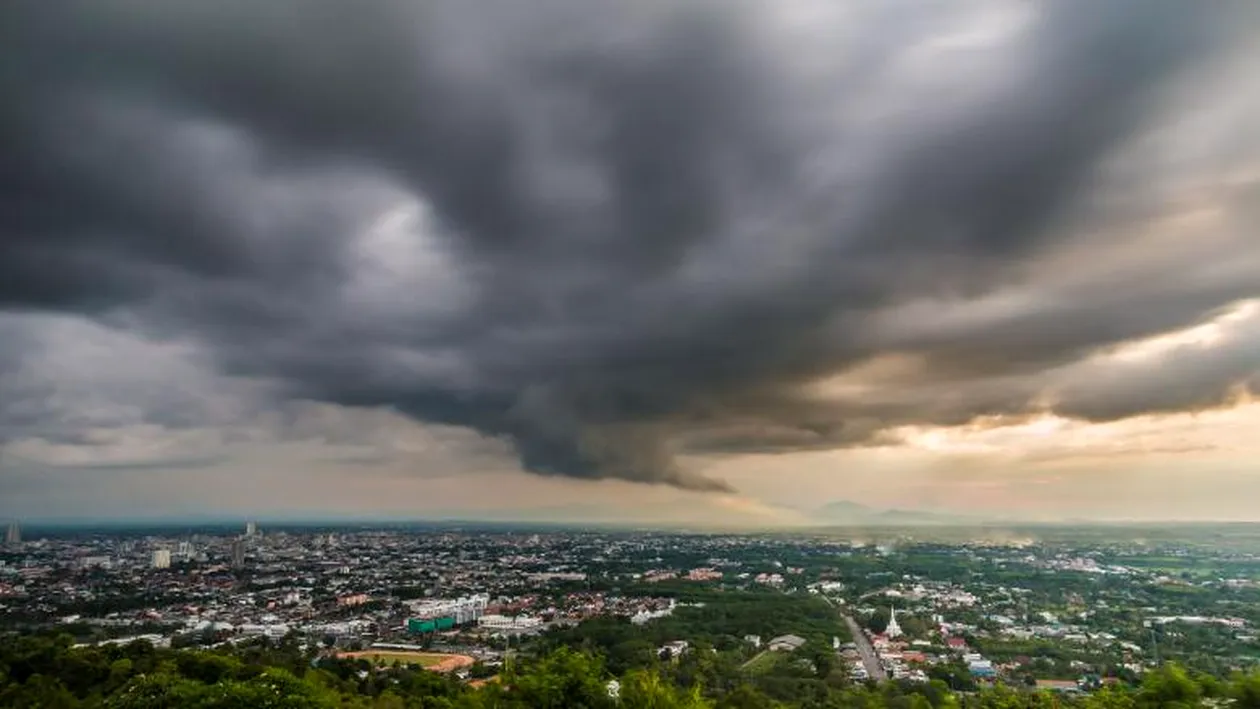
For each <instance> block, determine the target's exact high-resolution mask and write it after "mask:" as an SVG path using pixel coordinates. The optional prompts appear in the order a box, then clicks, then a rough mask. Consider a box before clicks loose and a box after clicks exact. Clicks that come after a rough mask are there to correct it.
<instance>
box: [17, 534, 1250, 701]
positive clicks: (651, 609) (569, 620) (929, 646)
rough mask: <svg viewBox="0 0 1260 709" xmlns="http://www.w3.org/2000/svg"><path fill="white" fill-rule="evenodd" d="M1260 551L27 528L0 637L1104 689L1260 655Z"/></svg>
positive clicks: (497, 664)
mask: <svg viewBox="0 0 1260 709" xmlns="http://www.w3.org/2000/svg"><path fill="white" fill-rule="evenodd" d="M1257 542H1260V528H1256V527H1252V526H1248V525H1241V526H1239V525H1236V526H1185V527H1182V528H1179V529H1177V530H1175V532H1171V533H1170V532H1169V530H1166V529H1159V528H1138V527H1133V528H1125V527H1111V528H1098V527H1080V528H1076V527H1068V526H1060V527H1055V526H1046V527H1028V528H1009V529H988V530H978V529H964V528H958V529H954V528H914V527H906V528H894V527H887V528H868V529H862V528H831V529H822V530H817V531H814V532H810V533H795V532H794V533H746V534H695V533H683V532H669V531H663V530H656V531H635V530H630V529H617V528H608V529H578V528H574V529H566V528H559V527H549V526H530V527H526V526H521V527H513V526H511V525H477V524H475V523H469V524H464V525H439V524H430V525H390V526H377V527H373V526H370V525H364V526H350V525H347V526H293V525H289V526H286V525H283V524H277V525H270V524H259V523H255V522H248V523H245V524H242V525H240V526H239V527H237V528H236V529H235V530H233V529H231V528H227V527H223V526H208V527H205V528H195V529H188V530H176V529H125V528H118V529H90V528H84V529H72V528H67V529H50V530H46V531H45V530H39V531H36V532H34V533H33V532H32V530H29V529H24V528H22V527H20V526H19V525H18V524H17V523H13V524H11V525H9V527H8V533H7V536H6V543H5V546H4V548H3V552H2V553H0V560H2V564H0V623H2V625H0V631H3V632H5V633H7V634H9V635H10V636H12V634H13V633H20V634H23V635H27V634H36V635H40V634H44V635H47V634H50V633H51V634H53V635H56V636H59V637H64V638H66V642H67V643H69V645H68V646H67V648H68V649H67V651H69V652H75V651H88V650H91V649H94V648H114V650H112V651H111V652H124V650H122V648H126V647H131V646H134V645H136V644H141V645H143V646H145V647H149V648H151V650H150V651H151V652H153V651H160V650H163V649H165V650H169V651H181V652H215V653H229V654H230V653H240V652H245V651H248V650H249V649H250V648H258V647H290V648H292V649H293V651H294V652H296V653H299V654H300V656H302V657H305V658H308V660H309V662H310V663H312V664H313V665H314V666H316V667H323V666H326V665H329V663H331V666H339V664H338V663H351V662H358V663H360V664H358V665H352V666H353V667H356V668H358V669H356V670H355V671H358V672H361V673H363V672H369V673H370V672H372V671H376V672H393V671H400V670H399V669H398V668H399V667H401V666H408V665H410V666H412V667H415V668H419V667H425V668H427V669H424V670H420V669H416V670H415V671H425V672H429V673H431V674H435V675H441V676H444V677H445V678H447V680H446V681H450V682H455V683H457V684H462V685H464V686H466V687H478V686H481V685H483V684H485V683H486V682H487V681H495V680H496V678H499V677H501V676H502V675H503V673H504V672H506V671H509V669H510V665H511V663H512V661H513V660H514V659H517V661H524V659H525V658H528V657H540V656H545V654H546V653H547V652H551V651H554V650H555V649H556V648H561V647H563V648H577V649H581V650H583V651H585V652H591V653H594V655H595V656H598V657H600V658H602V661H603V662H605V663H606V670H605V671H606V672H607V673H608V676H609V677H610V678H614V679H609V680H608V682H607V683H612V684H610V685H609V687H611V689H609V687H606V688H605V689H606V690H608V691H613V690H616V691H620V690H619V689H617V687H619V686H620V681H619V680H616V679H615V678H616V677H618V676H622V675H624V674H625V673H627V672H635V671H647V670H653V671H658V672H664V673H667V674H668V673H682V674H681V675H679V676H680V677H684V678H689V679H682V680H681V681H682V682H684V684H688V683H690V684H694V685H695V686H697V687H700V686H703V687H705V688H706V689H708V690H709V691H713V690H715V689H718V688H723V687H725V688H728V689H729V688H733V687H736V686H744V687H747V688H749V689H748V690H747V691H749V692H755V693H758V694H759V695H760V696H763V698H764V699H765V700H766V701H785V702H790V701H793V700H795V699H797V698H799V696H801V694H802V693H817V692H822V694H823V695H826V693H827V692H828V691H834V690H835V689H837V688H845V687H853V686H862V685H870V686H878V685H881V684H886V683H893V684H895V685H897V686H900V687H903V688H905V689H904V691H906V692H909V693H914V692H916V691H928V688H939V689H934V690H933V691H943V690H949V691H953V692H958V693H961V694H960V695H961V696H967V695H968V694H975V693H977V692H981V693H983V692H984V691H987V690H985V688H987V687H1014V688H1018V689H1019V691H1023V692H1027V693H1031V694H1030V695H1029V696H1036V694H1037V693H1046V692H1049V693H1053V694H1055V695H1057V696H1060V697H1084V698H1088V697H1090V696H1096V695H1098V696H1101V695H1100V693H1104V694H1105V693H1106V692H1109V691H1112V688H1114V687H1118V686H1126V687H1140V686H1142V683H1143V681H1144V680H1145V679H1146V678H1147V677H1149V676H1150V673H1152V672H1156V673H1157V672H1160V671H1161V668H1162V667H1165V666H1167V665H1168V663H1177V666H1179V667H1184V668H1186V669H1187V670H1188V671H1191V672H1196V673H1202V674H1203V676H1215V677H1219V678H1222V679H1227V678H1229V677H1231V676H1233V675H1234V674H1236V673H1239V672H1249V671H1252V670H1253V668H1256V667H1257V666H1260V632H1258V631H1257V627H1260V546H1257ZM413 663H414V664H413ZM695 663H700V664H699V665H695ZM684 668H686V670H687V671H686V672H684ZM697 673H699V674H697ZM364 676H365V677H366V676H367V675H364ZM607 683H606V684H607ZM915 687H922V688H923V689H922V690H916V689H915ZM820 688H821V689H820Z"/></svg>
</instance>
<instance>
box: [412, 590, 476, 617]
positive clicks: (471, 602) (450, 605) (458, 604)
mask: <svg viewBox="0 0 1260 709" xmlns="http://www.w3.org/2000/svg"><path fill="white" fill-rule="evenodd" d="M489 603H490V597H489V596H487V595H485V594H477V595H474V596H464V597H462V598H456V599H443V600H435V601H412V602H411V603H409V604H408V606H410V608H411V616H412V617H413V618H419V619H421V620H430V619H433V618H453V619H455V622H456V623H457V624H460V623H472V622H474V621H476V620H477V619H478V618H480V617H481V616H483V615H485V612H486V606H487V605H489Z"/></svg>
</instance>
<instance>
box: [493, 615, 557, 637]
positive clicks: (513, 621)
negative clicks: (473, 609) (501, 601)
mask: <svg viewBox="0 0 1260 709" xmlns="http://www.w3.org/2000/svg"><path fill="white" fill-rule="evenodd" d="M542 625H543V622H542V619H541V618H534V617H531V616H524V615H518V616H516V617H511V616H506V615H494V614H491V615H483V616H481V617H480V618H478V619H477V627H479V628H481V629H482V630H488V631H490V632H493V633H513V634H515V633H530V632H536V631H538V630H541V629H542Z"/></svg>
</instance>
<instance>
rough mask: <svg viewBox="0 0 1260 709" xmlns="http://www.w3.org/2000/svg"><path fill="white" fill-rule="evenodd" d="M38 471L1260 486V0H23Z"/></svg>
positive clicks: (23, 357) (728, 508) (1250, 515)
mask: <svg viewBox="0 0 1260 709" xmlns="http://www.w3.org/2000/svg"><path fill="white" fill-rule="evenodd" d="M0 66H2V67H5V69H4V70H3V71H0V155H3V159H0V516H10V517H19V518H23V519H35V518H43V517H61V518H74V517H83V516H91V517H119V518H129V517H136V516H147V517H154V516H168V517H169V516H180V515H189V514H197V515H232V516H237V515H252V516H262V517H277V516H314V515H340V516H382V517H395V518H397V517H422V516H429V517H431V516H448V517H449V516H459V517H477V516H485V517H493V518H510V517H528V518H538V519H607V520H628V521H640V522H671V523H672V522H680V521H682V522H686V521H695V522H698V523H699V522H703V523H724V524H745V523H748V524H797V523H804V522H807V521H809V520H810V517H809V515H810V512H811V510H813V509H814V508H816V507H818V506H820V505H822V504H825V503H827V502H831V501H835V500H846V499H847V500H854V501H858V502H862V503H866V504H870V505H873V506H877V507H901V508H923V509H943V510H953V511H959V512H964V513H969V514H976V515H985V516H994V515H1000V516H1019V517H1026V518H1035V519H1061V518H1109V519H1111V518H1141V519H1171V518H1175V519H1260V508H1258V507H1256V506H1255V505H1254V504H1251V502H1252V501H1253V500H1255V499H1260V467H1257V462H1256V461H1258V460H1260V399H1257V398H1256V397H1257V395H1258V394H1260V234H1258V233H1257V229H1256V224H1257V223H1260V219H1258V218H1260V76H1258V75H1257V74H1258V71H1257V67H1260V4H1257V3H1254V2H1248V1H1246V0H1237V1H1233V2H1231V1H1230V0H1219V1H1213V2H1210V3H1192V2H1184V0H1055V1H1053V2H1049V1H1047V2H1034V1H1021V2H1012V1H1010V0H958V1H956V2H947V3H943V2H935V1H934V0H879V1H875V0H870V1H866V0H855V1H853V2H836V1H835V0H721V1H718V0H713V1H711V2H710V1H709V0H670V1H661V0H651V1H644V0H598V1H596V2H592V1H591V0H530V1H528V2H520V1H516V0H513V1H510V2H509V1H507V0H503V1H498V0H427V1H426V2H413V1H410V0H354V1H353V2H352V1H350V0H301V1H299V0H269V1H268V2H265V3H259V2H255V1H254V0H248V1H247V0H219V1H217V2H200V1H193V0H188V1H184V0H167V1H166V2H148V1H146V0H81V1H76V0H64V1H62V2H55V3H54V2H47V1H45V0H7V1H6V2H4V3H2V4H0Z"/></svg>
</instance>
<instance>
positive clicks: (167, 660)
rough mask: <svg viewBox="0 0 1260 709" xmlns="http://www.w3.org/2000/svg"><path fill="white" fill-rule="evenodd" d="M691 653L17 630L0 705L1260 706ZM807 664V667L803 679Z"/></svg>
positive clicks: (1247, 684)
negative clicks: (365, 653)
mask: <svg viewBox="0 0 1260 709" xmlns="http://www.w3.org/2000/svg"><path fill="white" fill-rule="evenodd" d="M705 659H706V655H705V653H702V652H693V653H691V654H690V655H688V656H684V658H683V659H682V660H681V661H680V662H679V663H677V664H674V663H663V664H661V665H657V666H655V667H651V668H648V669H635V670H629V671H627V672H625V673H624V674H622V675H620V677H619V678H617V679H618V682H619V691H618V692H616V694H617V696H615V697H614V696H611V695H610V692H609V681H610V680H612V679H614V677H613V673H612V672H611V671H610V669H609V667H608V666H607V665H606V664H605V662H604V661H603V659H602V658H601V657H599V656H597V655H592V654H589V653H585V652H578V651H574V650H568V649H563V648H561V649H557V650H554V651H552V652H549V653H547V654H545V655H543V656H540V657H537V658H522V659H520V660H519V661H518V662H517V663H516V664H515V665H514V666H513V667H510V668H509V669H508V670H506V671H505V672H504V673H502V674H501V675H500V676H499V677H498V678H497V681H492V682H489V683H485V684H483V685H481V686H479V687H472V686H469V685H466V684H463V683H460V682H459V681H457V680H455V679H454V678H449V677H446V676H443V675H439V674H436V673H432V672H428V671H425V670H421V669H418V668H414V667H412V668H401V667H372V666H370V665H369V664H368V663H366V662H365V661H350V660H338V659H334V658H322V659H320V658H316V657H314V656H313V655H311V654H309V653H307V652H304V651H302V650H301V649H299V648H298V647H297V646H296V645H295V644H293V643H290V642H281V643H278V644H274V645H269V644H260V645H257V646H251V647H244V648H235V649H231V650H226V649H225V650H222V651H206V650H200V651H194V650H164V649H156V648H154V647H152V646H151V645H148V644H146V643H143V642H137V643H132V644H130V645H127V646H113V647H84V648H75V647H72V646H71V644H70V641H69V639H68V638H65V637H61V638H47V637H22V638H8V639H6V640H5V641H3V644H2V645H0V706H3V707H13V708H14V709H35V708H37V707H38V708H40V709H62V708H66V709H73V708H77V707H100V708H101V709H167V708H170V707H196V708H199V709H238V708H239V709H267V708H275V709H307V708H312V709H315V708H330V709H331V708H334V707H345V708H349V707H365V708H366V707H372V708H378V707H381V708H383V707H389V708H391V709H405V708H408V707H419V708H423V709H430V708H438V707H441V708H450V709H462V708H466V709H480V708H486V709H489V708H494V709H526V708H529V709H558V708H561V707H585V708H587V709H602V708H607V709H613V707H621V708H623V709H674V708H677V709H701V708H711V709H773V708H775V707H782V708H787V707H802V708H805V707H818V708H824V707H837V708H838V707H853V708H857V709H885V708H887V709H1021V708H1028V709H1039V708H1042V707H1045V708H1047V709H1049V708H1050V707H1066V708H1071V707H1079V708H1080V709H1153V708H1155V707H1161V708H1162V707H1169V708H1174V709H1181V708H1183V707H1192V706H1234V707H1237V709H1256V708H1260V674H1251V675H1238V676H1235V677H1233V678H1232V679H1230V680H1218V679H1215V678H1212V677H1210V676H1207V675H1195V674H1192V673H1190V672H1188V671H1186V670H1184V669H1182V668H1181V667H1179V666H1176V665H1168V666H1165V667H1163V668H1161V669H1159V670H1157V671H1153V672H1150V673H1148V674H1147V675H1146V677H1145V678H1144V679H1143V681H1142V683H1141V684H1140V685H1139V686H1137V687H1133V688H1126V687H1113V688H1109V689H1105V690H1103V691H1101V692H1098V693H1095V694H1091V695H1085V696H1079V697H1071V696H1059V695H1051V694H1047V693H1037V692H1029V691H1024V690H1019V689H1014V688H1009V687H1005V686H996V687H985V688H981V689H979V690H977V691H975V692H969V693H965V694H960V693H954V692H951V691H950V690H949V689H948V688H947V687H946V686H945V684H944V683H943V682H941V681H933V682H930V683H926V684H918V685H907V684H896V683H885V684H883V685H879V686H876V685H871V684H860V685H853V684H849V683H848V682H845V681H840V680H838V679H837V676H836V675H834V674H833V675H829V677H828V679H826V680H823V681H821V682H806V683H803V684H794V683H793V682H792V681H791V680H792V678H791V676H789V675H776V674H773V673H772V674H771V675H770V676H771V677H772V678H774V679H775V682H772V683H771V684H770V685H768V686H767V685H765V684H764V683H761V682H759V681H758V678H757V677H751V676H749V675H748V673H746V672H745V671H744V670H743V669H742V668H739V667H722V666H720V665H714V664H712V663H709V664H708V665H706V664H705ZM807 677H808V673H806V674H804V675H802V677H801V678H802V679H805V678H807Z"/></svg>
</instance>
